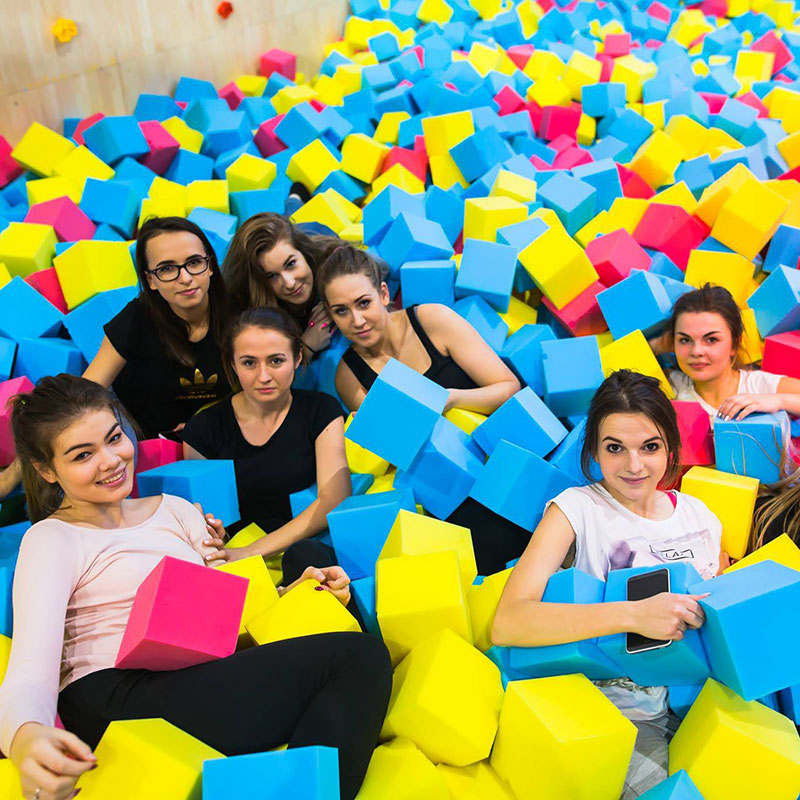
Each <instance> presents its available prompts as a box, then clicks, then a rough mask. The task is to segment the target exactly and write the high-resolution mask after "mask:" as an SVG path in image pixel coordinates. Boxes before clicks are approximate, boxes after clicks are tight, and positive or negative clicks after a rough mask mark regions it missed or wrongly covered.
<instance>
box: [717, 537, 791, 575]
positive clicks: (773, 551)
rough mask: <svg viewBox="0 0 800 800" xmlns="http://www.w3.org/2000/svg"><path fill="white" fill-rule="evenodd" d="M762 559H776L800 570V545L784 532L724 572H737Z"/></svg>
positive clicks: (786, 565)
mask: <svg viewBox="0 0 800 800" xmlns="http://www.w3.org/2000/svg"><path fill="white" fill-rule="evenodd" d="M762 561H775V562H776V563H778V564H783V565H784V566H785V567H789V569H796V570H797V571H798V572H800V547H798V546H797V545H796V544H795V543H794V539H792V538H791V537H790V536H789V535H788V534H786V533H782V534H781V535H780V536H778V537H777V538H776V539H773V540H772V541H771V542H767V543H766V544H764V545H762V546H761V547H759V548H758V549H757V550H754V551H753V552H752V553H750V554H749V555H746V556H745V557H744V558H742V559H741V560H739V561H736V562H735V563H733V564H731V565H730V566H729V567H728V568H727V569H726V570H724V572H726V573H727V572H735V571H736V570H737V569H742V568H743V567H749V566H751V565H753V564H758V563H760V562H762Z"/></svg>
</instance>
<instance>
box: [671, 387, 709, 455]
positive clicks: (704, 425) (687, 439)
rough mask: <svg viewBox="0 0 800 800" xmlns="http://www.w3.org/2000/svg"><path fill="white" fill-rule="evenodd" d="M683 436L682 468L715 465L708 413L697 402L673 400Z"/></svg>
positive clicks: (679, 428)
mask: <svg viewBox="0 0 800 800" xmlns="http://www.w3.org/2000/svg"><path fill="white" fill-rule="evenodd" d="M672 405H673V407H674V408H675V414H676V415H677V417H678V430H679V431H680V435H681V466H684V467H691V466H707V465H708V464H713V463H714V434H713V431H712V428H711V420H710V419H709V417H708V412H707V411H706V410H705V409H704V408H703V407H702V406H701V405H700V403H695V402H685V401H682V400H673V401H672Z"/></svg>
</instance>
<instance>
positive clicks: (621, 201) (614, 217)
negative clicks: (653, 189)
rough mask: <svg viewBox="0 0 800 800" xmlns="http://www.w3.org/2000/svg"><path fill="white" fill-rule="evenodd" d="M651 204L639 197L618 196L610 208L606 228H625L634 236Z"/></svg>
mask: <svg viewBox="0 0 800 800" xmlns="http://www.w3.org/2000/svg"><path fill="white" fill-rule="evenodd" d="M649 205H650V204H649V203H648V202H647V200H642V199H641V198H639V197H618V198H617V199H616V200H615V201H614V202H613V203H612V204H611V208H609V209H608V219H607V220H606V228H607V230H608V231H616V230H619V229H623V230H626V231H628V233H630V234H631V236H633V232H634V231H635V230H636V226H637V225H638V224H639V222H641V219H642V217H643V216H644V212H645V211H647V207H648V206H649Z"/></svg>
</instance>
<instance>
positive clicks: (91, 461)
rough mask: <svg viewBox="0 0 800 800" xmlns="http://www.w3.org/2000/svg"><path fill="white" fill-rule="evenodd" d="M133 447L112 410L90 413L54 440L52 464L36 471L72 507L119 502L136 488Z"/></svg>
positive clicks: (99, 410)
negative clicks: (134, 486) (76, 504)
mask: <svg viewBox="0 0 800 800" xmlns="http://www.w3.org/2000/svg"><path fill="white" fill-rule="evenodd" d="M133 454H134V444H133V442H132V441H131V440H130V439H129V438H128V437H127V436H125V434H124V433H123V432H122V429H121V428H120V425H119V422H118V421H117V418H116V417H115V416H114V414H113V413H112V412H111V410H110V409H97V410H91V411H87V412H86V413H85V414H83V415H82V416H80V417H79V418H78V419H76V420H75V421H74V422H72V423H71V424H70V425H69V426H68V427H67V428H66V429H65V430H63V431H62V432H61V433H60V434H58V435H57V436H56V437H55V440H54V442H53V461H52V464H50V465H49V466H39V467H37V469H39V471H40V472H41V474H42V477H44V479H45V480H47V481H49V482H50V483H55V482H58V484H59V485H60V486H61V488H62V489H63V490H64V495H65V497H66V498H67V500H69V501H70V502H71V503H72V504H73V505H74V504H75V503H76V502H80V503H93V504H105V503H119V502H121V501H122V500H124V499H125V498H126V497H127V496H128V495H129V494H130V493H131V489H132V488H133Z"/></svg>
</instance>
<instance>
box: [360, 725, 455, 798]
mask: <svg viewBox="0 0 800 800" xmlns="http://www.w3.org/2000/svg"><path fill="white" fill-rule="evenodd" d="M398 775H402V776H403V780H401V781H399V780H397V776H398ZM358 797H359V800H415V798H419V797H424V798H426V800H450V792H449V791H448V788H447V782H446V781H445V778H444V776H443V775H442V774H441V773H440V772H439V771H438V770H437V769H436V767H435V766H434V765H433V764H432V763H431V762H430V761H428V759H427V758H426V757H425V755H424V754H423V753H422V752H421V751H420V750H419V749H418V748H417V746H416V745H415V744H414V743H413V742H412V741H411V740H410V739H407V738H405V737H404V736H398V737H397V738H396V739H392V741H391V742H389V743H388V744H382V745H381V746H380V747H378V748H376V750H375V751H374V752H373V754H372V760H371V761H370V762H369V768H368V769H367V774H366V776H365V777H364V783H363V784H362V785H361V789H360V791H359V793H358Z"/></svg>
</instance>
